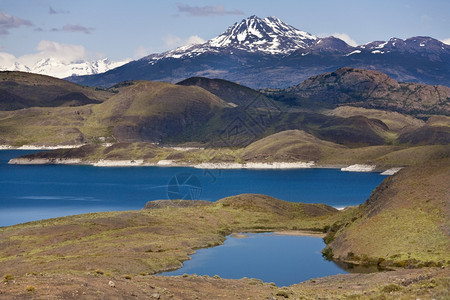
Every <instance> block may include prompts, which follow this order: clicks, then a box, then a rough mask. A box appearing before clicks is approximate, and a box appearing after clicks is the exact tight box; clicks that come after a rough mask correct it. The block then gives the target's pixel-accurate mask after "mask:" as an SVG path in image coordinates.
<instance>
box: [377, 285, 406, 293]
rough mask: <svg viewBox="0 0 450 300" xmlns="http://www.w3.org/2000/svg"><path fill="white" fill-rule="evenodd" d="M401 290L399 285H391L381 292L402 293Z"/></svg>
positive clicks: (384, 287)
mask: <svg viewBox="0 0 450 300" xmlns="http://www.w3.org/2000/svg"><path fill="white" fill-rule="evenodd" d="M400 289H401V287H400V286H399V285H398V284H395V283H391V284H388V285H385V286H383V288H382V289H381V291H382V292H383V293H392V292H397V291H400Z"/></svg>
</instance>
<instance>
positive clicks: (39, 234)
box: [0, 195, 339, 276]
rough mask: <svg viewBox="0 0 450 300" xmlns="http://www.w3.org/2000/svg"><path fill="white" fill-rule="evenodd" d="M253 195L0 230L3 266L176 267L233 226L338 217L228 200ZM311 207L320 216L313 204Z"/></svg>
mask: <svg viewBox="0 0 450 300" xmlns="http://www.w3.org/2000/svg"><path fill="white" fill-rule="evenodd" d="M254 197H256V198H254ZM252 198H254V200H253V201H254V202H253V205H249V206H245V207H243V206H236V205H229V206H226V205H223V204H224V202H223V201H222V202H219V203H216V204H213V205H210V206H206V207H191V208H189V207H188V208H171V209H161V210H158V209H155V210H142V211H134V212H109V213H96V214H86V215H79V216H71V217H65V218H58V219H51V220H46V221H39V222H31V223H27V224H21V225H17V226H13V227H6V228H2V229H0V236H1V238H2V240H8V241H10V243H11V246H9V247H8V246H7V247H4V248H2V249H1V250H0V257H5V258H6V259H5V260H3V261H2V262H0V265H1V269H2V270H3V271H4V272H7V270H14V272H17V273H20V272H23V273H26V270H29V269H31V268H32V266H37V265H38V266H40V270H41V271H45V272H61V271H63V272H64V271H67V272H76V273H77V272H78V273H82V272H83V270H85V269H86V268H89V269H93V270H94V273H96V274H101V273H110V274H117V273H119V274H122V275H132V276H133V275H136V274H140V273H142V272H146V273H156V272H160V271H163V270H169V269H174V268H178V267H180V266H181V262H182V261H184V260H186V259H188V255H190V254H192V253H193V251H194V249H199V248H204V247H208V246H214V245H219V244H221V243H223V241H224V240H225V236H226V235H228V234H230V233H231V232H240V231H254V230H259V229H260V228H264V229H265V230H283V229H290V228H292V227H297V228H302V229H313V230H317V229H321V228H323V227H324V226H325V225H326V224H328V223H330V222H334V220H335V219H336V218H337V217H338V215H339V213H338V212H336V211H335V210H332V209H325V208H324V207H323V208H319V209H320V210H321V212H322V213H321V214H320V215H319V216H315V217H313V216H311V213H310V212H308V209H307V208H308V207H309V206H308V205H306V206H299V205H296V204H293V203H290V202H287V203H285V202H284V201H280V200H275V199H274V200H271V199H272V198H270V197H267V198H266V197H263V196H251V195H247V196H245V195H244V196H240V197H239V199H233V198H229V199H227V200H226V201H228V202H231V203H234V201H237V202H241V201H244V200H243V199H252ZM271 201H275V203H278V204H279V205H281V207H282V208H278V209H277V210H275V211H274V208H272V207H271V206H270V205H268V203H270V202H271ZM279 205H278V206H279ZM297 206H298V208H297V209H296V210H295V209H293V208H295V207H297ZM311 209H312V210H313V211H314V213H315V214H317V209H318V208H316V207H314V208H313V207H312V208H311ZM293 211H294V212H293ZM19 232H20V234H19ZM19 236H20V239H19V238H17V237H19ZM17 247H20V249H22V251H23V252H21V253H22V254H21V256H17V255H14V254H13V253H14V252H15V250H14V249H17Z"/></svg>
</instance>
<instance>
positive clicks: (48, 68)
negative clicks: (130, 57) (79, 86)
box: [0, 58, 129, 78]
mask: <svg viewBox="0 0 450 300" xmlns="http://www.w3.org/2000/svg"><path fill="white" fill-rule="evenodd" d="M128 62H129V61H121V62H112V61H110V60H109V59H107V58H104V59H100V60H97V61H93V62H87V61H82V62H75V63H70V64H67V63H63V62H61V61H59V60H57V59H55V58H43V59H41V60H39V61H37V62H36V63H35V64H34V65H32V66H26V65H23V64H20V63H18V62H15V63H14V64H13V65H12V66H9V67H0V71H22V72H31V73H36V74H41V75H48V76H52V77H57V78H66V77H70V76H82V75H93V74H100V73H104V72H106V71H109V70H111V69H114V68H117V67H120V66H122V65H124V64H126V63H128Z"/></svg>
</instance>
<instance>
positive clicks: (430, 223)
mask: <svg viewBox="0 0 450 300" xmlns="http://www.w3.org/2000/svg"><path fill="white" fill-rule="evenodd" d="M448 182H450V163H449V158H448V157H447V158H444V159H440V160H436V161H430V162H427V163H426V164H422V165H418V166H415V167H410V168H408V169H406V170H403V171H401V172H399V173H398V174H396V175H394V176H392V177H389V178H388V179H386V180H385V181H384V182H383V183H382V184H381V185H380V186H378V187H377V188H376V189H375V191H374V192H373V193H372V195H371V197H370V199H369V200H368V201H367V202H366V203H365V204H363V205H361V206H360V208H358V209H357V210H355V211H353V213H352V214H353V216H352V217H351V219H348V217H349V216H347V219H346V220H343V221H342V222H341V224H342V225H341V226H339V228H338V230H337V231H334V232H332V234H333V236H332V238H331V237H330V236H329V237H328V243H329V244H328V247H329V248H330V249H332V250H333V255H334V258H337V259H342V260H347V259H349V258H350V260H352V258H353V259H355V260H357V259H356V257H358V258H359V259H360V260H361V261H363V260H365V261H368V262H372V263H373V262H380V263H381V264H382V265H398V266H402V267H404V266H408V265H414V266H425V265H439V264H449V263H450V261H449V260H448V258H449V250H448V249H450V239H449V236H448V233H447V232H446V231H445V228H448V226H449V216H448V201H446V199H448V194H449V187H448ZM350 252H351V254H352V255H351V256H352V257H349V253H350Z"/></svg>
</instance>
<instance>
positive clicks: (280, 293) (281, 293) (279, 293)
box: [276, 290, 289, 298]
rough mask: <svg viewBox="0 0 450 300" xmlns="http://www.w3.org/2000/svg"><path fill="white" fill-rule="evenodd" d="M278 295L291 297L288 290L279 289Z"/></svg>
mask: <svg viewBox="0 0 450 300" xmlns="http://www.w3.org/2000/svg"><path fill="white" fill-rule="evenodd" d="M276 296H281V297H284V298H289V293H288V292H287V291H283V290H279V291H278V292H277V293H276Z"/></svg>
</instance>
